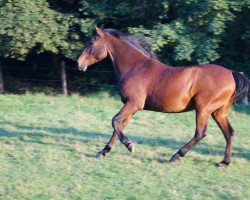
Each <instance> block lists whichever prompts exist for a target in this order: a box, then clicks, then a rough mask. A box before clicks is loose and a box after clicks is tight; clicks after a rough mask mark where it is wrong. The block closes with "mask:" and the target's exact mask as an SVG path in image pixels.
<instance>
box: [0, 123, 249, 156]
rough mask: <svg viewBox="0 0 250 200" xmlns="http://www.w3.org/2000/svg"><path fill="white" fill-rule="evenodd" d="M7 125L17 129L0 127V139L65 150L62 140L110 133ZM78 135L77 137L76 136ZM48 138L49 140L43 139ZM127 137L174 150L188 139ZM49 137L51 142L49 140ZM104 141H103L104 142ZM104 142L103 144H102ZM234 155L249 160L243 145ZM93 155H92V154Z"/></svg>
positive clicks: (204, 148)
mask: <svg viewBox="0 0 250 200" xmlns="http://www.w3.org/2000/svg"><path fill="white" fill-rule="evenodd" d="M5 124H8V125H12V126H15V127H16V128H17V129H18V130H19V131H20V132H18V131H9V130H6V129H2V128H1V129H0V139H1V137H9V138H13V137H14V138H17V139H18V140H19V141H21V142H27V143H28V142H30V143H37V144H43V145H56V146H62V147H66V148H67V150H70V151H72V148H70V145H67V144H65V143H62V140H64V141H66V142H69V143H71V144H72V143H75V142H81V143H83V145H84V144H88V142H90V141H91V142H95V141H93V139H94V140H95V139H97V138H102V139H105V140H106V141H108V140H109V138H110V137H111V133H110V134H107V133H96V132H88V131H84V130H83V131H79V130H77V129H75V128H53V127H33V126H23V125H16V124H13V123H5ZM76 136H78V137H76ZM44 138H45V139H47V138H48V139H49V140H44ZM129 138H130V139H131V140H132V141H134V142H135V143H137V144H140V145H148V146H150V147H159V146H164V147H168V148H171V149H173V150H174V151H178V150H179V148H181V147H182V146H183V145H184V144H185V143H186V142H188V141H178V140H176V139H174V138H166V139H165V138H164V139H163V138H146V137H143V136H139V135H133V136H129ZM50 139H52V140H53V142H50ZM106 141H105V142H106ZM104 145H105V143H104V144H103V146H104ZM191 151H194V152H196V153H198V154H202V155H218V154H220V155H222V156H223V155H224V152H225V146H224V145H220V146H219V145H209V144H207V143H204V142H203V143H200V144H198V145H197V147H195V148H193V149H192V150H191ZM233 152H234V156H237V157H241V158H244V159H247V160H250V151H249V149H246V148H244V147H239V146H234V147H233ZM93 156H94V155H93Z"/></svg>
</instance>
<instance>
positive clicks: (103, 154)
mask: <svg viewBox="0 0 250 200" xmlns="http://www.w3.org/2000/svg"><path fill="white" fill-rule="evenodd" d="M105 156H106V154H105V152H103V150H102V151H99V152H98V153H97V154H96V156H95V157H96V158H99V159H102V158H105Z"/></svg>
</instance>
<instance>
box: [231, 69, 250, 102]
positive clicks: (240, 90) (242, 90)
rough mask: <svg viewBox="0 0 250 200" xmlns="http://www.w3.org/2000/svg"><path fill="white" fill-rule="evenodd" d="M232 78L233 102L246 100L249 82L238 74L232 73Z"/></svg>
mask: <svg viewBox="0 0 250 200" xmlns="http://www.w3.org/2000/svg"><path fill="white" fill-rule="evenodd" d="M233 77H234V80H235V82H236V93H235V96H236V99H235V100H242V99H244V98H246V97H247V95H248V93H249V92H250V80H249V79H248V78H247V77H246V76H245V75H243V74H242V73H239V72H233Z"/></svg>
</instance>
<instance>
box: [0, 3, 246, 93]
mask: <svg viewBox="0 0 250 200" xmlns="http://www.w3.org/2000/svg"><path fill="white" fill-rule="evenodd" d="M249 18H250V1H249V0H242V1H238V0H185V1H184V0H178V1H176V0H150V1H149V0H126V1H117V0H104V1H97V0H79V1H73V0H60V1H59V0H37V1H33V0H1V1H0V20H1V26H0V56H1V64H2V68H3V74H4V76H5V77H6V78H5V82H6V84H7V86H10V85H11V84H8V83H12V86H11V87H13V80H12V79H11V77H12V78H13V77H15V78H20V80H21V78H22V82H25V80H24V78H26V79H30V78H33V79H34V78H38V79H43V80H50V79H54V80H56V79H58V77H60V70H59V68H58V66H59V65H60V61H62V60H63V61H65V62H66V66H67V70H68V78H69V79H70V80H71V81H75V80H78V79H79V77H81V78H82V79H83V81H82V82H84V83H89V82H91V83H92V84H93V83H96V82H99V83H101V84H105V83H108V84H113V83H114V82H115V76H114V74H112V73H111V74H110V73H109V74H105V75H107V78H104V76H103V74H99V73H98V74H97V73H95V74H94V75H93V73H87V74H81V73H80V72H78V71H77V70H76V64H75V60H76V58H77V56H78V55H79V54H80V53H81V51H82V50H83V49H84V47H85V45H86V41H88V40H89V39H90V37H91V36H92V35H93V30H94V26H93V24H94V23H95V24H97V25H99V26H100V27H109V28H116V29H119V30H121V31H123V32H126V33H130V34H141V35H145V36H146V37H148V39H149V40H150V41H151V43H152V47H153V49H154V50H155V51H156V53H157V55H158V57H159V59H160V60H162V61H163V62H165V63H166V64H169V65H174V66H179V65H192V64H197V63H199V64H201V63H217V64H221V65H224V66H226V67H228V68H230V69H233V70H237V71H243V72H244V73H246V74H248V75H250V53H249V52H250V21H249ZM20 61H22V62H20ZM110 65H111V63H110V62H109V60H108V59H107V60H106V61H104V62H102V63H101V64H100V65H99V66H98V67H95V68H94V69H96V70H99V71H105V70H110V71H112V69H111V66H110ZM23 68H25V69H23ZM41 68H46V69H44V70H42V69H41ZM16 80H17V79H16ZM48 83H49V82H46V84H48ZM37 84H38V82H36V83H35V85H37ZM79 84H81V83H76V84H75V85H78V86H79ZM52 85H54V86H55V85H56V84H55V83H53V84H52ZM72 85H73V84H72ZM75 85H74V87H73V86H72V90H73V89H74V88H75V87H76V86H75ZM70 86H71V85H70ZM11 87H10V88H9V89H10V90H11V89H17V88H11ZM81 89H85V90H86V87H84V86H83V85H82V88H81ZM85 92H86V91H85Z"/></svg>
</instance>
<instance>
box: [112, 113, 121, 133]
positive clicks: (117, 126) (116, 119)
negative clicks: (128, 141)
mask: <svg viewBox="0 0 250 200" xmlns="http://www.w3.org/2000/svg"><path fill="white" fill-rule="evenodd" d="M121 125H122V121H121V120H120V119H119V117H117V116H115V117H113V119H112V127H113V129H114V130H119V129H121Z"/></svg>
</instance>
